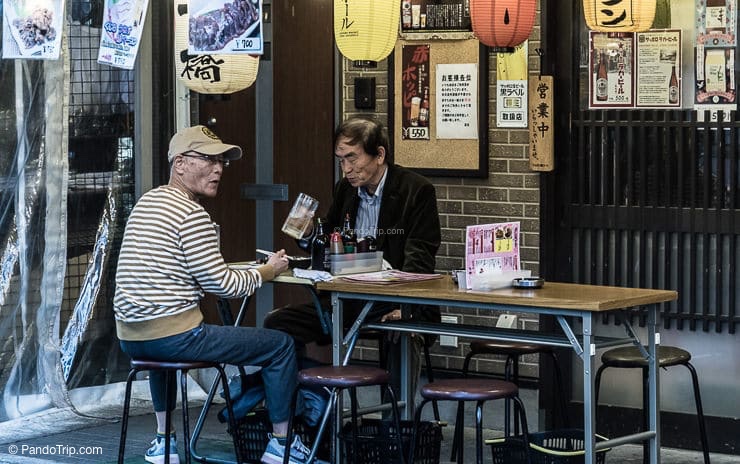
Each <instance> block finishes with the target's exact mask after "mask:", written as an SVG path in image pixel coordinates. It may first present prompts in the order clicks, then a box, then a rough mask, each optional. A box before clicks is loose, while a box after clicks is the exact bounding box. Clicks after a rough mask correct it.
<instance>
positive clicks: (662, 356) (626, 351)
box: [601, 345, 691, 368]
mask: <svg viewBox="0 0 740 464" xmlns="http://www.w3.org/2000/svg"><path fill="white" fill-rule="evenodd" d="M689 361H691V353H689V352H688V351H686V350H684V349H681V348H678V347H675V346H663V345H658V365H659V366H660V367H670V366H677V365H679V364H686V363H687V362H689ZM601 362H602V363H603V364H605V365H607V366H609V367H624V368H632V367H647V366H648V362H647V359H645V357H644V356H643V355H642V353H641V352H640V350H639V349H638V348H637V347H636V346H623V347H620V348H614V349H612V350H609V351H606V352H604V354H602V355H601Z"/></svg>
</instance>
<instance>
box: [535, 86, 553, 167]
mask: <svg viewBox="0 0 740 464" xmlns="http://www.w3.org/2000/svg"><path fill="white" fill-rule="evenodd" d="M553 85H554V82H553V77H552V76H536V77H530V78H529V116H530V118H529V121H530V122H529V168H530V169H531V170H533V171H552V170H553V169H555V160H554V159H553V157H554V155H553V130H554V129H553V125H552V124H553V120H552V114H553Z"/></svg>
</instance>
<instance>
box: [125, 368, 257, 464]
mask: <svg viewBox="0 0 740 464" xmlns="http://www.w3.org/2000/svg"><path fill="white" fill-rule="evenodd" d="M207 368H214V369H216V370H217V371H218V376H219V378H220V379H221V384H222V385H223V388H224V397H225V398H226V408H227V409H228V411H229V426H230V427H231V429H232V430H236V423H235V422H234V411H233V409H232V407H231V395H230V394H229V381H228V378H227V377H226V372H224V369H223V367H221V364H219V363H215V362H201V361H192V362H187V361H153V360H149V359H132V360H131V370H130V371H129V373H128V378H127V379H126V397H125V399H124V402H123V417H121V439H120V443H119V446H118V464H123V456H124V451H125V448H126V431H127V428H128V416H129V407H130V405H131V386H132V382H133V380H134V378H135V377H136V373H137V372H139V371H167V378H168V379H169V376H170V375H172V374H173V373H177V371H180V373H181V374H180V390H181V395H182V422H183V430H184V432H185V437H184V444H185V462H186V463H188V464H189V463H190V420H189V416H188V375H187V374H188V371H189V370H192V369H207ZM172 394H174V395H177V392H176V391H174V392H171V391H169V382H167V390H166V392H165V397H166V401H167V404H169V398H170V395H172ZM171 420H172V418H171V411H170V410H169V408H167V414H166V419H165V429H166V435H165V442H164V443H165V445H164V462H165V463H168V462H170V429H171V428H172V422H171ZM234 450H235V452H236V459H237V462H242V459H241V456H240V452H239V446H238V445H237V442H236V434H234Z"/></svg>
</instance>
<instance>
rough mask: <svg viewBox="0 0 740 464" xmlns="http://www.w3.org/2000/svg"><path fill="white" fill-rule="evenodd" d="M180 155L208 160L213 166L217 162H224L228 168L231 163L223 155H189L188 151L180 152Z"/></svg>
mask: <svg viewBox="0 0 740 464" xmlns="http://www.w3.org/2000/svg"><path fill="white" fill-rule="evenodd" d="M180 156H186V157H188V158H197V159H201V160H203V161H205V162H207V163H208V164H210V165H211V166H213V165H214V164H216V163H221V164H223V166H224V167H225V168H228V167H229V164H230V163H231V161H230V160H227V159H226V158H224V157H223V156H208V155H201V154H200V153H197V154H194V155H189V154H187V153H180Z"/></svg>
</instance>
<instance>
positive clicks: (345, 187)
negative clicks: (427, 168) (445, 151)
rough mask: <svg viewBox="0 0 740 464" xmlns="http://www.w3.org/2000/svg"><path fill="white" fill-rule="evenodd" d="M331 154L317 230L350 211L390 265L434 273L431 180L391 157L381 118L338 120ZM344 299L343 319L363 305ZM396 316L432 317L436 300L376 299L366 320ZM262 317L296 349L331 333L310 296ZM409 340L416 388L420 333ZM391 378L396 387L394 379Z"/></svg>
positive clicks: (392, 355)
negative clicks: (332, 166)
mask: <svg viewBox="0 0 740 464" xmlns="http://www.w3.org/2000/svg"><path fill="white" fill-rule="evenodd" d="M334 156H335V157H336V159H337V161H338V162H339V165H340V167H341V169H342V173H343V174H344V178H343V179H342V180H340V181H339V182H338V183H337V185H336V188H335V189H334V196H333V201H332V204H331V206H330V207H329V212H328V214H327V217H326V223H327V226H328V227H327V228H325V229H324V230H325V231H333V230H335V228H341V227H342V225H343V220H344V218H345V216H346V214H347V213H349V216H350V219H351V223H352V227H353V228H354V230H355V233H356V235H357V238H358V239H361V238H364V237H367V236H370V237H374V239H375V243H376V246H377V250H378V251H382V252H383V258H384V259H385V260H386V261H388V262H389V263H390V264H391V266H393V268H394V269H400V270H403V271H407V272H420V273H433V272H434V265H435V255H436V253H437V250H438V249H439V244H440V241H441V234H440V226H439V214H438V213H437V198H436V195H435V192H434V186H433V185H432V184H431V183H430V182H429V181H428V180H427V179H426V178H424V177H423V176H421V175H419V174H417V173H415V172H413V171H410V170H408V169H405V168H403V167H401V166H396V165H394V164H393V159H392V156H391V153H390V151H389V149H388V135H387V132H386V130H385V128H384V127H383V125H382V124H380V123H379V122H377V121H375V120H373V119H366V118H352V119H349V120H347V121H345V122H344V123H342V124H341V125H340V126H339V127H338V128H337V130H336V132H335V134H334ZM308 242H310V237H309V240H308ZM322 300H323V303H322V306H323V307H324V309H325V310H329V309H330V304H329V302H328V295H322ZM343 307H344V318H343V320H344V323H345V326H346V327H349V326H350V325H351V324H352V323H353V322H354V320H355V319H356V316H357V314H358V313H359V312H360V310H361V309H362V302H360V301H356V302H346V303H345V304H344V306H343ZM397 319H418V320H423V321H437V322H439V320H440V316H439V308H437V307H430V306H418V305H416V306H413V307H412V306H404V307H403V308H394V307H392V306H390V304H376V305H375V306H374V308H373V310H372V311H371V313H370V315H369V316H368V318H367V319H366V320H367V321H373V320H375V321H377V320H381V321H385V320H397ZM264 325H265V327H268V328H272V329H278V330H282V331H284V332H287V333H289V334H290V335H292V336H293V338H294V339H295V341H296V347H297V348H298V349H299V351H302V348H303V347H305V346H306V345H307V344H309V343H311V342H316V343H317V344H318V345H329V344H330V343H331V334H325V333H323V331H322V328H321V324H320V321H319V318H318V316H317V312H316V309H315V307H314V306H313V305H311V304H305V305H300V306H288V307H284V308H279V309H276V310H274V311H272V312H271V313H270V314H268V315H267V317H266V318H265V322H264ZM412 342H413V343H412V345H411V346H412V348H413V349H412V350H410V353H411V355H412V356H411V365H412V369H415V372H416V375H413V373H412V376H411V378H412V379H413V384H412V385H410V387H411V388H412V391H415V386H416V378H417V377H418V372H419V366H420V363H419V353H420V351H421V347H422V343H424V338H423V337H420V336H413V337H412ZM327 348H328V346H327ZM398 351H399V350H396V349H389V350H386V353H388V354H389V358H388V359H387V363H388V364H387V366H388V369H389V370H390V371H391V375H392V377H393V378H394V379H397V378H398V372H396V371H397V367H396V366H397V365H398ZM299 354H304V353H299ZM392 383H393V386H394V388H398V382H397V380H395V381H393V382H392Z"/></svg>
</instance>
